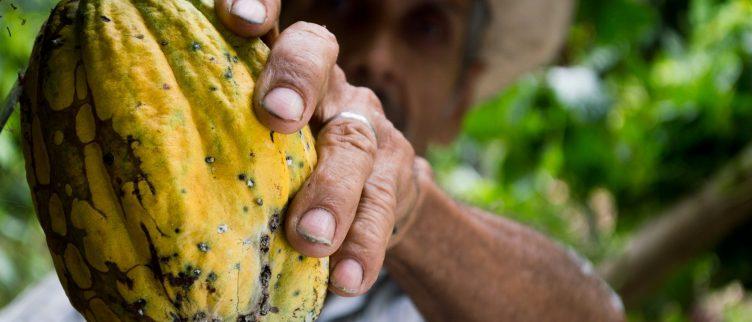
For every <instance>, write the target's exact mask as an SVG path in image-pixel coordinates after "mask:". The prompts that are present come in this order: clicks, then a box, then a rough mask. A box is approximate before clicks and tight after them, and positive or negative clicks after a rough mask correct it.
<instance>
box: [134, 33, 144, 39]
mask: <svg viewBox="0 0 752 322" xmlns="http://www.w3.org/2000/svg"><path fill="white" fill-rule="evenodd" d="M136 39H144V35H143V34H138V35H136Z"/></svg>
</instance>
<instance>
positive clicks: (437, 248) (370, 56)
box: [217, 0, 624, 321]
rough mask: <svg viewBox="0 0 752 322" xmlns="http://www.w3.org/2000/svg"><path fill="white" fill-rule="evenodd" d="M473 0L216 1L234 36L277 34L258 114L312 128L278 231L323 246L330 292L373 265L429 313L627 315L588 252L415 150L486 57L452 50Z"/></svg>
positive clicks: (364, 286)
mask: <svg viewBox="0 0 752 322" xmlns="http://www.w3.org/2000/svg"><path fill="white" fill-rule="evenodd" d="M469 4H470V0H384V1H376V0H362V1H355V0H340V1H313V0H296V1H293V0H289V1H285V2H284V8H282V7H281V5H280V1H279V0H260V1H256V0H217V8H218V10H219V11H218V14H219V15H220V17H221V18H222V21H223V22H224V23H225V24H227V26H228V27H230V28H231V29H233V30H234V31H235V32H236V33H238V34H240V35H243V36H257V35H263V34H266V35H267V39H268V40H273V41H274V43H273V46H272V52H271V55H270V64H269V65H267V67H266V68H265V69H264V71H263V72H262V76H261V78H260V81H259V83H258V85H257V86H258V88H259V90H257V91H256V99H255V105H254V109H255V112H256V114H257V115H258V116H259V119H261V121H262V122H264V124H266V125H268V126H270V127H271V128H273V129H275V130H278V131H282V132H285V133H289V132H293V131H295V130H296V129H298V128H300V127H302V126H303V125H304V124H306V123H308V122H310V123H311V124H312V126H313V128H314V129H319V132H318V140H319V141H318V142H319V145H318V146H317V151H318V152H319V153H320V155H321V158H320V160H319V164H318V166H317V167H316V169H315V170H314V173H313V175H312V176H311V178H310V179H309V180H308V181H307V183H306V185H305V186H304V188H303V189H302V190H301V191H300V192H299V193H298V195H297V196H296V197H295V200H294V201H293V203H292V207H291V208H290V212H289V213H288V216H289V217H288V220H287V222H286V229H287V233H288V235H287V236H288V238H289V240H290V242H291V244H292V245H293V247H295V248H296V249H298V250H299V251H301V252H302V253H304V254H306V255H309V256H326V255H331V269H332V272H331V275H330V276H331V278H330V290H331V291H333V292H335V293H337V294H339V295H343V296H356V295H360V294H363V293H365V292H366V291H367V290H368V289H369V288H370V287H371V286H372V285H373V282H374V281H375V280H376V277H377V274H378V272H379V271H380V269H381V267H382V265H383V264H385V265H386V267H387V268H388V269H389V272H390V274H391V277H392V278H393V279H394V280H395V281H397V283H398V284H399V285H400V286H402V287H403V289H404V290H405V291H406V292H407V293H408V295H410V297H411V299H412V300H413V302H414V303H415V304H416V305H417V307H418V309H419V310H420V311H421V313H422V314H423V315H424V316H425V317H426V318H427V319H428V320H430V321H623V320H624V315H623V310H622V307H621V303H620V301H619V299H618V297H617V296H616V295H615V294H613V292H612V291H611V290H610V289H609V288H608V287H607V285H605V283H603V282H602V281H601V280H600V279H599V278H598V277H597V276H595V275H593V274H592V273H589V272H588V271H587V270H585V269H583V267H586V266H587V265H586V263H583V262H581V261H580V260H578V259H577V257H576V256H572V255H571V254H570V253H569V252H567V251H565V250H564V249H562V248H561V247H560V246H558V245H556V244H555V243H553V242H552V241H550V240H548V239H546V238H545V237H544V236H541V235H540V234H538V233H536V232H534V231H532V230H530V229H528V228H526V227H524V226H521V225H519V224H517V223H514V222H511V221H509V220H506V219H504V218H502V217H499V216H494V215H492V214H488V213H485V212H483V211H481V210H478V209H473V208H471V207H467V206H464V205H460V204H458V203H457V202H455V201H453V200H452V199H451V198H449V197H448V196H446V195H445V194H444V193H443V192H442V191H441V190H440V189H439V188H438V187H437V186H436V184H435V183H434V182H433V180H432V178H431V173H430V166H429V165H428V164H427V163H426V162H425V161H423V160H422V159H420V158H419V157H416V156H415V153H416V151H417V152H418V154H423V153H424V152H425V149H426V147H427V146H428V144H429V143H443V142H447V141H449V140H451V139H453V138H454V136H455V135H456V133H457V129H458V128H459V123H460V120H461V118H462V116H463V114H464V113H465V111H466V110H467V107H468V106H469V104H470V97H472V93H473V89H474V86H475V81H476V78H477V76H478V75H480V73H482V72H483V62H482V61H479V60H477V59H476V60H470V61H466V60H464V59H463V57H464V53H465V50H466V48H464V44H465V42H466V40H467V38H466V32H467V28H466V27H467V25H468V21H467V19H468V12H467V11H468V8H469ZM281 9H283V12H282V19H281V21H282V26H283V30H282V33H281V34H279V35H277V33H276V31H275V30H274V26H276V25H277V23H278V20H279V17H280V10H281ZM531 16H532V14H531ZM531 19H534V17H531ZM298 21H308V22H310V23H301V22H298ZM324 25H325V26H327V27H328V28H329V29H327V28H325V27H323V26H324ZM357 85H362V86H366V88H367V89H366V88H361V87H357ZM275 89H282V90H275ZM343 98H345V99H344V100H343ZM343 102H344V103H343ZM346 111H351V112H357V113H360V114H362V115H363V116H365V117H366V118H368V120H369V121H370V123H371V124H372V125H373V129H374V132H375V135H371V134H373V133H372V132H371V131H370V129H369V127H368V126H367V125H365V124H364V123H362V122H360V121H357V120H353V119H347V118H337V117H336V116H337V115H339V114H340V113H342V112H346ZM395 230H396V231H395ZM395 232H396V234H394V233H395ZM543 308H545V309H543Z"/></svg>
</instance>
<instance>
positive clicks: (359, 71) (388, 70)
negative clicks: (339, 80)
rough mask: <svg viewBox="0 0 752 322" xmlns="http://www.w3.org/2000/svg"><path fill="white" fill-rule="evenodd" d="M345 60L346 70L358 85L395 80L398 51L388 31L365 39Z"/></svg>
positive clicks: (380, 83) (388, 82) (382, 83)
mask: <svg viewBox="0 0 752 322" xmlns="http://www.w3.org/2000/svg"><path fill="white" fill-rule="evenodd" d="M361 43H362V46H360V47H361V48H359V49H356V51H355V52H353V53H351V54H352V55H351V56H350V57H348V59H347V61H346V62H345V66H344V68H345V72H346V73H347V74H348V78H350V80H351V81H352V82H353V83H355V84H356V85H361V86H369V85H382V86H383V85H387V84H390V83H392V82H393V81H394V78H395V63H396V52H395V48H394V43H393V41H392V40H391V39H390V37H389V36H388V34H387V33H386V32H379V33H376V34H373V36H372V37H370V39H364V40H363V41H362V42H361Z"/></svg>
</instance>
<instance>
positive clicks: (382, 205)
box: [362, 175, 397, 215]
mask: <svg viewBox="0 0 752 322" xmlns="http://www.w3.org/2000/svg"><path fill="white" fill-rule="evenodd" d="M395 186H396V185H395V182H394V178H386V177H384V176H382V175H374V176H372V177H371V178H369V179H368V181H367V182H366V186H365V189H364V191H365V193H364V195H363V203H362V204H363V207H364V208H367V209H364V210H365V211H370V212H374V213H380V214H382V215H388V214H390V213H392V212H393V210H394V208H395V207H396V206H397V195H396V190H395V188H394V187H395Z"/></svg>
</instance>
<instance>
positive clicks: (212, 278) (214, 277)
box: [206, 272, 217, 282]
mask: <svg viewBox="0 0 752 322" xmlns="http://www.w3.org/2000/svg"><path fill="white" fill-rule="evenodd" d="M206 280H207V281H209V282H214V281H216V280H217V273H214V272H211V273H209V275H207V276H206Z"/></svg>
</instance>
